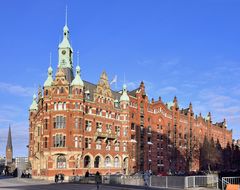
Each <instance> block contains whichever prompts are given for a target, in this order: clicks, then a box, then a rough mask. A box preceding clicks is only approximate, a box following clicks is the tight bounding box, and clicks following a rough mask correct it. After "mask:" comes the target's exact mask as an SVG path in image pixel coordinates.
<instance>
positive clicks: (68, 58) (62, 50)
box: [58, 7, 73, 83]
mask: <svg viewBox="0 0 240 190" xmlns="http://www.w3.org/2000/svg"><path fill="white" fill-rule="evenodd" d="M58 69H62V70H63V72H64V73H65V75H66V79H67V80H68V82H69V83H71V82H72V80H73V49H72V46H71V44H70V39H69V29H68V25H67V7H66V18H65V25H64V27H63V39H62V41H61V43H60V44H59V45H58Z"/></svg>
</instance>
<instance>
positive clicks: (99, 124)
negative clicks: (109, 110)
mask: <svg viewBox="0 0 240 190" xmlns="http://www.w3.org/2000/svg"><path fill="white" fill-rule="evenodd" d="M96 128H97V132H100V133H101V132H102V123H99V122H97V123H96Z"/></svg>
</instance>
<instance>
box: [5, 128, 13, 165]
mask: <svg viewBox="0 0 240 190" xmlns="http://www.w3.org/2000/svg"><path fill="white" fill-rule="evenodd" d="M12 159H13V147H12V134H11V127H10V125H9V129H8V139H7V146H6V163H5V164H6V165H10V164H12Z"/></svg>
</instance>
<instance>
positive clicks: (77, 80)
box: [71, 65, 84, 87]
mask: <svg viewBox="0 0 240 190" xmlns="http://www.w3.org/2000/svg"><path fill="white" fill-rule="evenodd" d="M71 86H82V87H83V86H84V84H83V81H82V79H81V76H80V67H79V65H78V66H77V67H76V75H75V78H74V80H73V81H72V83H71Z"/></svg>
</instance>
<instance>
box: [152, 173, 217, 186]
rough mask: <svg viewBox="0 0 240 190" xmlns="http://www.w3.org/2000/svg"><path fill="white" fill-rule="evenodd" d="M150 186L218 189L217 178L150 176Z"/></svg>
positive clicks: (213, 176) (211, 176) (209, 176)
mask: <svg viewBox="0 0 240 190" xmlns="http://www.w3.org/2000/svg"><path fill="white" fill-rule="evenodd" d="M151 186H152V187H161V188H180V189H184V188H195V187H209V188H210V187H211V188H217V189H218V176H215V175H207V176H152V177H151Z"/></svg>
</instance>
